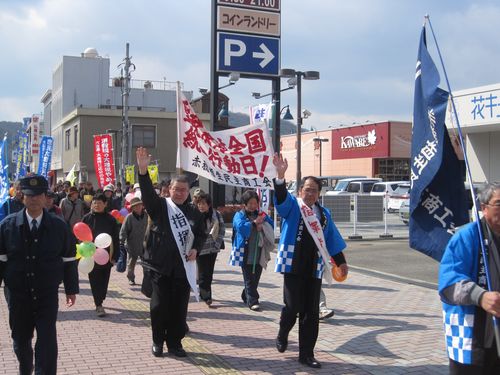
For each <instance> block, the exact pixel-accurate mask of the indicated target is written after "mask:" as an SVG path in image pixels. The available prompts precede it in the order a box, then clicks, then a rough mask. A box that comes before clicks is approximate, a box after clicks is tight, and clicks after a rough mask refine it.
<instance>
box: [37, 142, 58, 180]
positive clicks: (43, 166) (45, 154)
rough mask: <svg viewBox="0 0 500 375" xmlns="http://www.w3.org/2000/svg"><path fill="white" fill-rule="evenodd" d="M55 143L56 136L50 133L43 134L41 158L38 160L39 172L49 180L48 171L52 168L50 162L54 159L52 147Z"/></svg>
mask: <svg viewBox="0 0 500 375" xmlns="http://www.w3.org/2000/svg"><path fill="white" fill-rule="evenodd" d="M53 145H54V138H52V137H49V136H48V135H44V136H42V140H41V141H40V160H39V162H38V174H39V175H40V176H43V177H45V178H46V179H47V180H48V173H49V170H50V163H51V161H52V149H53Z"/></svg>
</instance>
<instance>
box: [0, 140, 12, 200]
mask: <svg viewBox="0 0 500 375" xmlns="http://www.w3.org/2000/svg"><path fill="white" fill-rule="evenodd" d="M6 144H7V136H5V137H4V138H3V140H2V142H1V143H0V207H2V205H3V204H4V203H5V201H6V200H7V199H8V198H9V187H10V184H9V173H8V167H9V163H8V160H7V155H5V146H6Z"/></svg>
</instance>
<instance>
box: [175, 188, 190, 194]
mask: <svg viewBox="0 0 500 375" xmlns="http://www.w3.org/2000/svg"><path fill="white" fill-rule="evenodd" d="M171 189H172V191H175V192H176V193H187V192H188V191H189V189H182V188H176V187H173V188H171Z"/></svg>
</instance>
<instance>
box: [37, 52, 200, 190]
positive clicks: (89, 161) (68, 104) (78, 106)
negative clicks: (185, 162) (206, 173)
mask: <svg viewBox="0 0 500 375" xmlns="http://www.w3.org/2000/svg"><path fill="white" fill-rule="evenodd" d="M123 89H124V87H123V79H122V78H120V72H119V70H118V69H116V72H115V73H111V75H110V59H109V58H103V57H100V56H99V54H98V53H97V51H96V50H95V49H94V48H87V49H86V50H85V52H83V53H82V54H81V56H63V57H62V61H61V62H60V63H59V64H58V65H57V66H56V68H55V69H54V71H53V73H52V87H51V88H50V89H48V90H47V91H46V92H45V94H44V95H43V96H42V98H41V102H42V103H43V105H44V122H45V131H46V134H50V135H52V137H53V138H54V149H53V155H52V164H51V169H52V171H51V173H52V174H51V175H52V176H54V177H55V178H57V179H58V180H59V179H61V178H62V177H64V175H65V174H66V173H67V172H68V171H69V170H70V169H71V168H72V166H73V165H74V164H75V165H76V170H77V171H80V172H81V174H83V175H84V176H86V175H88V178H89V179H91V180H94V177H95V171H94V162H93V144H92V137H93V135H96V134H103V133H106V132H113V133H114V134H116V133H117V132H120V131H121V128H122V115H123V113H122V110H123V104H122V96H123ZM184 95H185V96H186V97H187V98H188V99H190V98H191V97H192V92H184ZM128 104H129V106H128V108H129V121H130V127H131V135H132V136H131V138H132V140H131V143H132V147H133V148H135V147H138V146H141V145H144V146H146V147H148V149H150V150H151V152H152V155H153V157H154V160H158V161H159V168H160V174H161V175H162V176H165V175H168V174H170V173H173V172H175V149H176V148H175V146H176V143H175V141H176V139H177V136H176V133H177V132H176V107H177V100H176V83H175V82H167V81H149V80H148V81H140V80H131V81H130V91H129V100H128ZM118 134H121V133H118ZM115 140H116V144H115V145H114V149H115V154H114V157H115V168H116V169H118V165H119V160H118V158H119V156H120V155H119V150H120V147H121V142H120V141H121V139H120V137H117V136H116V138H115ZM146 141H147V142H146ZM145 142H146V143H145ZM117 174H118V173H117ZM93 182H95V180H94V181H93Z"/></svg>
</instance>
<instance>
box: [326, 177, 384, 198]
mask: <svg viewBox="0 0 500 375" xmlns="http://www.w3.org/2000/svg"><path fill="white" fill-rule="evenodd" d="M380 181H382V179H381V178H376V177H373V178H369V177H368V178H366V177H365V178H344V179H342V180H339V181H338V182H337V185H335V187H334V188H333V190H331V191H327V192H326V194H325V195H327V196H329V195H340V194H369V193H370V191H371V190H372V187H373V185H374V184H376V183H377V182H380Z"/></svg>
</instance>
